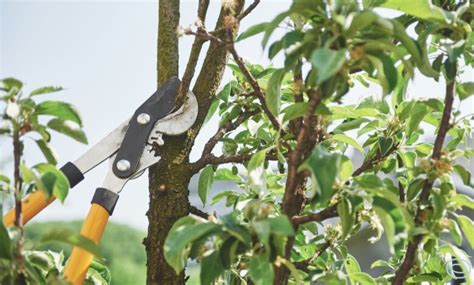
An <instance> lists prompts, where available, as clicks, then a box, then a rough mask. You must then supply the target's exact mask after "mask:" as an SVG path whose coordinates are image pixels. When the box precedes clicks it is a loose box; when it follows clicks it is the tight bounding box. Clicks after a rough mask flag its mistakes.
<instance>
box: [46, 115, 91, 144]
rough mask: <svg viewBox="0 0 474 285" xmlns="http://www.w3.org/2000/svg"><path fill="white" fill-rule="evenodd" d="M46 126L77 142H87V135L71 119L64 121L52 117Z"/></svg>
mask: <svg viewBox="0 0 474 285" xmlns="http://www.w3.org/2000/svg"><path fill="white" fill-rule="evenodd" d="M47 126H48V127H49V128H50V129H52V130H55V131H57V132H59V133H62V134H64V135H66V136H68V137H70V138H72V139H74V140H76V141H78V142H81V143H83V144H87V137H86V134H85V133H84V131H83V130H82V129H81V128H80V126H79V125H78V124H76V123H75V122H72V121H64V120H61V119H52V120H50V121H49V122H48V124H47Z"/></svg>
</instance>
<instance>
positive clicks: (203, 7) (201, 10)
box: [177, 0, 209, 101]
mask: <svg viewBox="0 0 474 285" xmlns="http://www.w3.org/2000/svg"><path fill="white" fill-rule="evenodd" d="M208 8H209V0H200V1H199V7H198V20H197V21H198V22H197V23H196V24H197V26H198V30H200V29H203V27H204V23H205V21H206V14H207V9H208ZM204 42H205V40H203V39H202V38H200V37H196V38H195V39H194V42H193V46H192V47H191V52H190V54H189V59H188V64H187V65H186V69H185V71H184V74H183V78H182V80H181V86H180V90H179V95H178V98H177V100H178V101H179V100H181V99H182V98H183V97H184V94H186V93H187V92H188V90H189V86H190V84H191V80H192V79H193V77H194V72H195V70H196V65H197V63H198V60H199V55H200V54H201V50H202V46H203V44H204Z"/></svg>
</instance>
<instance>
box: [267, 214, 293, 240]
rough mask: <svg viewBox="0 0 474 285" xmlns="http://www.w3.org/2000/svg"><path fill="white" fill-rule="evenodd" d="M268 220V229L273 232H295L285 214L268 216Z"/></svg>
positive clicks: (284, 234)
mask: <svg viewBox="0 0 474 285" xmlns="http://www.w3.org/2000/svg"><path fill="white" fill-rule="evenodd" d="M268 222H269V223H270V230H271V232H272V233H273V234H277V235H282V236H292V235H294V234H295V232H294V230H293V225H292V224H291V222H290V220H289V219H288V217H287V216H285V215H282V216H278V217H272V218H269V219H268Z"/></svg>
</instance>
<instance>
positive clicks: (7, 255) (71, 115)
mask: <svg viewBox="0 0 474 285" xmlns="http://www.w3.org/2000/svg"><path fill="white" fill-rule="evenodd" d="M60 90H62V88H61V87H54V86H47V87H41V88H38V89H35V90H33V91H32V92H30V94H28V95H25V94H24V93H23V83H22V82H21V81H19V80H17V79H15V78H5V79H2V87H1V88H0V92H1V93H0V104H1V105H0V106H2V107H4V110H3V111H2V113H1V119H0V120H1V121H0V124H1V125H2V127H1V129H0V135H2V136H5V137H7V138H10V139H11V140H12V142H13V146H14V147H13V153H12V157H13V158H14V159H13V160H14V163H13V168H14V176H13V177H12V178H11V179H10V178H8V177H7V176H5V175H0V178H1V179H0V181H1V183H0V194H1V195H0V204H3V201H4V200H5V199H9V198H10V197H13V200H15V202H19V201H20V200H21V199H22V198H23V196H25V195H27V194H29V193H31V192H32V191H42V192H44V193H45V194H46V196H47V197H51V196H53V195H54V196H55V197H56V198H57V199H59V200H60V201H61V202H64V199H65V198H66V196H67V194H68V191H69V188H70V185H69V181H68V179H67V177H66V176H65V175H64V174H63V173H62V172H61V171H60V170H59V169H58V168H56V163H57V157H56V154H55V152H54V150H53V149H52V147H51V145H50V140H51V135H50V130H55V131H58V132H60V133H63V134H65V135H68V136H70V137H72V138H74V139H76V140H78V141H80V142H82V143H87V139H86V136H85V134H84V132H83V131H82V129H81V128H82V120H81V117H80V115H79V113H78V112H77V110H76V109H75V108H74V107H73V106H72V105H70V104H68V103H65V102H61V101H38V100H40V98H41V97H39V95H46V94H48V93H54V92H58V91H60ZM48 116H53V117H54V118H52V119H48V118H47V117H48ZM27 139H31V140H32V141H34V142H35V143H36V145H37V147H38V148H39V150H40V151H41V152H42V154H43V155H44V158H45V159H46V161H47V163H38V164H36V165H34V166H32V167H28V166H27V164H26V162H25V161H24V157H23V153H24V149H25V148H26V147H29V145H28V144H27ZM15 219H17V218H16V217H15ZM16 224H19V225H20V226H19V227H18V228H17V227H15V226H13V227H10V228H8V229H7V228H6V227H5V225H4V224H3V221H2V223H0V283H2V284H13V283H14V282H19V281H18V280H20V279H24V280H25V281H26V283H27V284H67V282H66V281H65V280H64V278H63V277H62V271H63V267H64V266H63V263H64V262H63V261H64V256H63V254H62V253H56V252H52V251H38V250H30V251H25V250H24V246H23V235H24V231H23V226H22V224H23V222H21V221H19V222H18V223H16ZM9 226H10V225H9ZM51 241H54V242H63V243H66V244H68V245H70V246H71V245H73V246H78V247H81V248H84V249H86V250H88V251H90V252H91V253H93V254H95V255H96V256H100V254H99V251H98V248H97V245H96V244H95V243H94V242H93V241H91V240H89V239H86V238H84V237H82V236H81V235H79V234H78V233H73V232H70V231H66V230H62V229H55V231H51V232H49V233H48V234H46V235H44V236H43V238H42V240H41V242H51ZM107 272H108V269H107V268H105V267H104V266H102V265H100V264H99V263H95V264H93V266H92V267H91V269H90V272H89V275H88V278H87V282H88V283H90V284H109V283H110V278H109V277H110V276H109V275H110V274H109V275H107ZM20 282H23V281H20Z"/></svg>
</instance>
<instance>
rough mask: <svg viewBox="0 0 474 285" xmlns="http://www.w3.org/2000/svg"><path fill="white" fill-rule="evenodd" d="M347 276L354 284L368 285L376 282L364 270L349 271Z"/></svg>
mask: <svg viewBox="0 0 474 285" xmlns="http://www.w3.org/2000/svg"><path fill="white" fill-rule="evenodd" d="M349 278H350V279H351V280H352V281H353V282H355V283H354V284H361V285H369V284H374V285H375V284H377V282H376V281H375V279H374V278H372V276H370V275H369V274H367V273H365V272H354V273H349Z"/></svg>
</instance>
